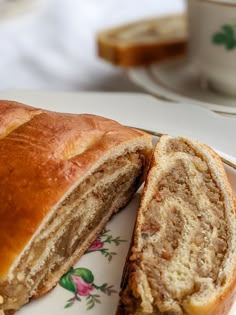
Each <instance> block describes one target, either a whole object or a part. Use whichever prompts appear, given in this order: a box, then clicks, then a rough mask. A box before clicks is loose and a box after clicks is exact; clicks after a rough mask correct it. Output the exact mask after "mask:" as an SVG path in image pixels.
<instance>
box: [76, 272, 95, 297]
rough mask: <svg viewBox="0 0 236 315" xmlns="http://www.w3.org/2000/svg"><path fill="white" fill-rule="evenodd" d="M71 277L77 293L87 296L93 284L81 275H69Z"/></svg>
mask: <svg viewBox="0 0 236 315" xmlns="http://www.w3.org/2000/svg"><path fill="white" fill-rule="evenodd" d="M71 279H72V280H73V282H74V284H75V285H76V288H77V294H78V295H80V296H87V295H89V294H90V292H91V291H92V290H93V286H92V285H91V284H89V283H87V282H85V281H84V280H83V279H82V278H81V277H77V276H74V275H71Z"/></svg>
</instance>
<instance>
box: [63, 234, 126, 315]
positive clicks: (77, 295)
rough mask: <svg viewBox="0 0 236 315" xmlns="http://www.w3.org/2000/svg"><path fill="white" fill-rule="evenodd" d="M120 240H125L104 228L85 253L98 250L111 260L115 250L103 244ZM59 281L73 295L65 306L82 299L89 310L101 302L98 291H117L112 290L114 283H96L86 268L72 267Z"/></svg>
mask: <svg viewBox="0 0 236 315" xmlns="http://www.w3.org/2000/svg"><path fill="white" fill-rule="evenodd" d="M122 242H126V240H123V239H121V238H120V236H117V237H115V238H114V237H113V236H112V234H111V233H110V230H108V229H106V228H105V229H104V230H103V231H102V233H101V234H100V235H99V236H98V237H97V239H96V240H95V241H94V242H93V243H92V245H91V246H90V247H89V249H88V250H87V251H86V252H85V254H89V253H93V252H100V253H101V254H102V255H103V256H104V257H105V258H107V259H108V262H111V260H112V258H113V256H114V255H116V252H114V251H111V249H109V248H105V247H104V246H106V244H112V245H115V246H119V245H120V244H121V243H122ZM59 283H60V286H61V287H63V288H64V289H66V290H68V291H70V292H72V293H73V297H72V298H70V299H68V300H67V301H66V304H65V306H64V307H65V308H68V307H71V306H73V305H74V303H75V302H76V301H77V302H81V301H84V302H85V303H86V309H87V310H90V309H92V308H93V307H94V306H95V305H96V303H99V304H100V303H101V296H100V294H98V293H103V294H106V295H108V296H110V295H111V294H113V293H117V291H116V290H114V285H108V284H107V283H103V284H102V285H98V284H96V283H95V277H94V274H93V272H92V271H91V270H90V269H88V268H82V267H79V268H73V267H72V268H71V269H70V270H69V271H68V272H67V273H66V274H65V275H64V276H62V277H61V279H60V282H59Z"/></svg>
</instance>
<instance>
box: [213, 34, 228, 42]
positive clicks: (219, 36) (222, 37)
mask: <svg viewBox="0 0 236 315" xmlns="http://www.w3.org/2000/svg"><path fill="white" fill-rule="evenodd" d="M212 40H213V42H214V43H215V44H223V43H224V42H225V41H226V37H225V34H223V33H216V34H215V35H213V38H212Z"/></svg>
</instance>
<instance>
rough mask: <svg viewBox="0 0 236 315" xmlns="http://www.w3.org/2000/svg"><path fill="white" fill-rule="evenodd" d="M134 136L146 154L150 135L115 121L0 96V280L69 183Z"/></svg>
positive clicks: (133, 140) (134, 140)
mask: <svg viewBox="0 0 236 315" xmlns="http://www.w3.org/2000/svg"><path fill="white" fill-rule="evenodd" d="M136 141H143V148H144V150H146V154H147V156H148V155H149V154H150V149H151V144H150V143H151V140H150V137H149V136H148V135H146V134H144V133H143V132H140V131H138V130H135V129H130V128H127V127H124V126H122V125H120V124H118V123H117V122H115V121H112V120H109V119H106V118H103V117H99V116H95V115H89V114H83V115H73V114H62V113H55V112H49V111H45V110H41V109H36V108H33V107H30V106H27V105H23V104H20V103H17V102H12V101H5V100H4V101H0V200H1V207H0V248H1V250H0V261H1V264H0V280H3V279H6V278H7V276H8V273H9V270H10V268H11V266H12V264H13V263H14V261H15V260H16V259H17V257H18V256H19V254H20V253H21V252H22V250H23V249H24V248H25V246H26V245H27V244H28V242H29V241H30V239H31V238H32V236H33V235H34V234H35V232H36V231H37V229H38V227H39V226H40V224H41V222H42V221H43V219H44V218H45V217H46V216H47V214H48V213H49V212H50V210H51V209H52V208H53V207H54V206H55V205H56V204H57V203H58V202H59V201H60V200H61V198H62V197H63V195H65V193H66V192H67V191H68V190H69V189H71V188H72V186H73V184H74V183H75V182H76V181H78V179H80V178H82V177H83V176H84V175H85V174H88V173H89V172H90V171H91V170H92V169H93V168H95V167H96V164H97V163H98V161H99V160H100V159H102V158H103V157H104V156H105V155H108V156H109V155H110V154H111V153H112V150H113V149H114V148H117V147H119V146H122V145H123V144H128V143H130V145H132V143H135V142H136ZM84 250H85V249H84ZM53 285H55V284H53ZM48 289H50V288H47V290H48Z"/></svg>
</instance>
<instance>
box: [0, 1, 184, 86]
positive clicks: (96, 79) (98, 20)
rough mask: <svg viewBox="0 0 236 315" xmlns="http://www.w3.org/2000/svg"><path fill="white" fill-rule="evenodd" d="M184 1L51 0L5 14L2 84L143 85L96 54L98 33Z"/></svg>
mask: <svg viewBox="0 0 236 315" xmlns="http://www.w3.org/2000/svg"><path fill="white" fill-rule="evenodd" d="M32 1H33V0H32ZM16 2H17V1H16ZM184 6H185V3H184V0H164V1H162V0H48V1H46V2H45V3H44V4H43V5H42V6H41V7H40V6H39V7H38V9H35V10H32V11H31V12H30V13H29V12H26V13H25V14H24V15H22V14H20V15H18V16H15V17H12V18H8V19H3V20H1V21H0V49H1V52H0V56H1V58H0V89H6V88H11V89H12V88H13V89H15V88H18V89H20V88H30V89H47V90H90V91H91V90H97V91H98V90H103V91H109V90H110V91H111V90H116V91H134V90H138V88H136V87H135V86H134V85H133V84H131V83H130V82H129V81H128V79H127V78H126V76H125V74H124V73H123V71H122V70H121V69H118V68H116V67H113V66H112V65H110V64H108V63H106V62H104V61H102V60H101V59H99V58H97V56H96V42H95V34H96V32H97V31H98V30H101V29H103V28H105V27H108V26H113V25H117V24H120V23H124V22H127V21H133V20H136V19H138V18H143V17H149V16H150V17H153V16H159V15H164V14H169V13H176V12H182V11H183V10H184ZM0 9H1V7H0Z"/></svg>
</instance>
